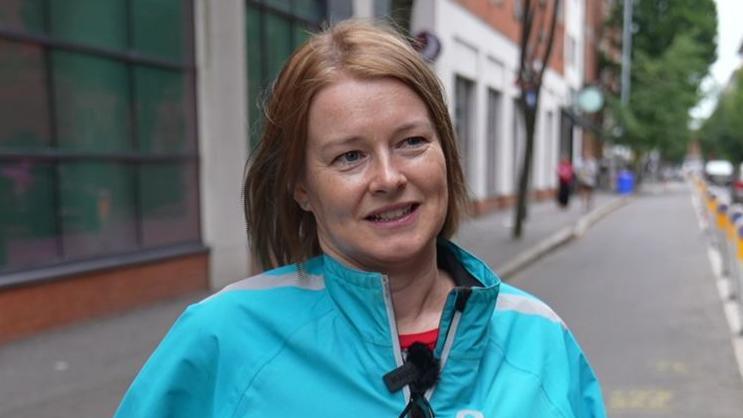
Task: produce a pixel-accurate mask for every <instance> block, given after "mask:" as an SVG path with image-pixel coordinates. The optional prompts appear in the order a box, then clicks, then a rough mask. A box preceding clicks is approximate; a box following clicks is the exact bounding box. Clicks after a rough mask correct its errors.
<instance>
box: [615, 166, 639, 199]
mask: <svg viewBox="0 0 743 418" xmlns="http://www.w3.org/2000/svg"><path fill="white" fill-rule="evenodd" d="M634 191H635V175H634V174H632V172H631V171H629V170H621V171H620V172H619V174H617V193H619V194H621V195H628V194H632V193H633V192H634Z"/></svg>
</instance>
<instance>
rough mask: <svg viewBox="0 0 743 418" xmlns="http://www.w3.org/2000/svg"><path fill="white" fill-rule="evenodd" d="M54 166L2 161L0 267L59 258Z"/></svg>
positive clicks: (15, 267) (0, 165)
mask: <svg viewBox="0 0 743 418" xmlns="http://www.w3.org/2000/svg"><path fill="white" fill-rule="evenodd" d="M53 171H54V166H53V165H52V164H43V163H33V162H30V161H15V162H8V161H1V160H0V202H2V204H0V238H2V239H0V266H2V267H5V268H13V269H17V268H23V267H29V266H33V265H35V264H38V263H39V260H44V261H45V262H54V261H59V259H60V256H61V254H59V252H58V247H57V226H56V218H55V217H56V215H55V210H56V207H55V205H54V187H55V186H54V173H53Z"/></svg>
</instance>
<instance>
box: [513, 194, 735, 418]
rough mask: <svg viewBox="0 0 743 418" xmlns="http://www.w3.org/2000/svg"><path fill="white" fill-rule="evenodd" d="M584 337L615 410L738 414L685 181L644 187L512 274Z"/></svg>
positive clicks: (726, 341)
mask: <svg viewBox="0 0 743 418" xmlns="http://www.w3.org/2000/svg"><path fill="white" fill-rule="evenodd" d="M512 283H514V284H515V285H517V286H520V287H522V288H523V289H525V290H528V291H530V292H532V293H534V294H536V295H537V296H539V297H540V298H542V299H543V300H545V301H546V302H547V303H548V304H550V305H551V306H552V308H553V309H555V310H556V311H557V313H558V314H559V315H560V316H561V317H562V318H563V319H564V320H565V321H566V323H567V324H568V325H569V326H570V327H571V329H572V330H573V332H574V333H575V334H576V337H577V338H578V340H579V341H580V342H581V344H582V346H583V348H584V350H585V351H586V353H587V355H588V357H589V359H590V360H591V362H592V364H593V367H594V368H595V370H596V372H597V374H598V376H599V378H600V379H601V382H602V385H603V391H604V396H605V401H606V404H607V408H608V409H609V416H612V417H619V418H624V417H628V418H629V417H646V416H652V417H659V416H664V417H665V416H668V417H743V382H742V381H741V376H740V374H739V373H738V369H737V365H736V360H735V358H734V354H733V349H732V345H731V341H730V330H729V328H728V325H727V323H726V322H725V318H724V315H723V308H722V303H721V301H720V298H719V296H718V294H717V289H716V287H715V280H714V276H713V273H712V269H711V266H710V262H709V260H708V258H707V251H706V242H705V239H704V236H703V234H702V233H701V231H700V230H699V226H698V224H697V220H696V218H695V215H694V212H693V209H692V205H691V199H690V195H689V191H688V190H685V189H684V190H677V191H673V192H666V193H663V194H658V195H654V196H644V197H641V198H639V199H637V200H635V201H634V202H633V203H631V204H630V205H627V206H626V207H624V208H622V209H619V210H618V211H617V212H615V213H614V214H612V215H611V216H609V217H608V218H607V219H605V220H603V221H601V222H599V223H598V224H597V225H595V226H594V227H593V228H592V229H591V230H590V231H588V233H587V234H586V235H585V236H584V237H583V238H582V239H581V240H578V241H576V242H573V243H572V244H571V245H569V246H567V247H564V248H563V249H561V250H558V251H557V252H556V253H555V254H553V255H551V256H549V257H547V258H545V259H543V260H542V261H540V262H538V263H536V264H534V265H533V266H531V267H530V268H527V269H526V270H524V271H522V272H521V273H520V274H518V275H517V277H516V278H514V279H513V280H512Z"/></svg>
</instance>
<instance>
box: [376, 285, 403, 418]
mask: <svg viewBox="0 0 743 418" xmlns="http://www.w3.org/2000/svg"><path fill="white" fill-rule="evenodd" d="M382 287H383V289H384V306H385V308H386V309H387V320H388V321H389V323H390V334H391V335H390V337H391V338H392V350H393V352H394V354H395V363H396V364H395V365H396V367H400V366H402V364H403V359H402V350H401V349H400V338H399V337H398V334H397V321H395V310H394V308H393V307H392V294H391V293H390V281H389V278H388V277H387V275H386V274H383V275H382ZM402 393H403V396H404V397H405V404H407V403H408V402H410V388H409V387H408V386H407V385H405V386H404V387H403V388H402Z"/></svg>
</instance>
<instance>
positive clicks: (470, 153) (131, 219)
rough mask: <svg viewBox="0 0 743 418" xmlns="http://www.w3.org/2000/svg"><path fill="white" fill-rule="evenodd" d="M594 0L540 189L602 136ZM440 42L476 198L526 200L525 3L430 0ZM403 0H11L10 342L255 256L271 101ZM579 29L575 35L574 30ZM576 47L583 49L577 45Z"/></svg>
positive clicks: (426, 11) (5, 267) (5, 172)
mask: <svg viewBox="0 0 743 418" xmlns="http://www.w3.org/2000/svg"><path fill="white" fill-rule="evenodd" d="M586 1H587V0H565V1H564V2H563V7H564V10H561V11H560V22H559V24H558V30H557V35H556V42H558V43H557V44H556V47H555V48H554V50H553V57H552V59H551V61H550V67H549V70H548V71H547V73H546V75H545V79H544V87H543V90H542V95H541V98H540V100H541V102H540V114H539V116H538V122H537V134H536V152H535V155H534V158H535V160H534V165H533V167H534V169H533V170H534V171H533V173H532V183H531V187H532V191H533V192H534V194H535V195H538V196H542V197H544V196H549V195H550V193H551V192H552V190H553V189H554V187H555V174H554V173H555V168H556V164H557V160H558V158H559V156H560V154H561V153H565V152H569V153H573V154H575V153H576V150H579V149H580V146H581V138H582V132H581V131H580V128H577V127H575V126H574V125H573V124H572V123H571V122H570V119H569V118H565V117H564V113H565V112H564V109H565V108H566V107H569V106H571V105H572V100H573V96H574V95H575V92H576V91H578V90H579V89H580V88H581V87H582V83H583V66H584V63H583V60H584V58H583V57H584V55H583V54H581V53H580V51H582V50H583V48H584V38H585V23H584V21H585V19H586V11H585V10H586V7H585V2H586ZM414 4H415V6H414V9H413V13H412V25H411V32H412V33H413V34H416V33H419V32H421V31H426V32H428V33H430V34H432V35H433V36H435V37H436V39H438V40H439V41H440V44H441V50H440V54H438V56H437V57H436V58H435V59H434V60H433V61H432V63H431V66H432V68H433V69H434V70H435V71H436V73H437V74H438V75H439V77H440V78H441V80H442V83H443V85H444V87H445V89H446V94H447V99H448V101H449V106H450V111H451V114H452V117H453V120H454V122H455V125H456V129H457V133H458V136H459V141H460V147H461V149H462V158H463V163H464V164H463V166H464V167H465V170H466V177H467V183H468V186H469V189H470V191H471V195H472V201H473V208H474V211H475V212H476V213H483V212H486V211H488V210H491V209H493V208H496V207H506V206H507V205H508V204H510V202H512V201H513V196H514V193H515V184H516V178H517V170H518V163H517V162H518V161H520V156H521V155H522V154H521V153H523V148H524V147H523V136H524V128H523V121H522V119H521V117H520V116H519V112H518V110H517V107H516V99H517V97H518V95H519V91H518V88H517V86H516V84H515V83H514V80H515V79H516V73H517V69H518V67H517V63H518V53H519V47H518V36H519V13H521V11H520V10H519V7H521V2H520V1H516V0H501V1H493V0H479V1H475V0H430V1H416V2H414ZM391 7H393V6H392V2H391V1H390V0H198V1H196V0H148V1H145V0H110V1H105V2H101V1H97V0H67V1H65V2H48V1H41V0H5V1H3V2H0V343H2V342H4V341H10V340H12V339H16V338H21V337H23V336H26V335H30V334H32V333H34V332H38V331H40V330H43V329H47V328H50V327H53V326H57V325H61V324H67V323H71V322H74V321H78V320H82V319H86V318H91V317H95V316H98V315H103V314H107V313H111V312H116V311H121V310H125V309H131V308H132V307H135V306H140V305H144V304H148V303H152V302H153V301H156V300H159V299H162V298H165V297H171V296H175V295H178V294H183V293H186V292H192V291H194V290H198V289H204V290H206V289H218V288H221V287H223V286H224V285H226V284H228V283H230V282H233V281H235V280H238V279H241V278H243V277H245V276H247V275H249V274H251V273H252V272H254V271H255V267H254V266H253V264H252V262H251V258H250V256H249V248H248V243H247V238H246V234H245V224H244V220H243V213H242V207H241V181H242V178H243V173H244V167H245V162H246V160H247V158H248V157H249V155H250V150H251V148H252V146H253V145H254V144H255V141H256V138H257V135H258V132H259V131H260V129H261V124H260V120H261V101H262V99H263V96H264V93H263V92H265V91H266V88H267V87H268V86H269V85H270V83H271V81H272V80H273V78H274V77H275V76H276V74H277V72H278V70H279V69H280V67H281V66H282V65H283V63H284V61H285V59H286V58H287V57H288V56H289V54H291V52H292V51H293V50H294V49H295V48H296V46H297V45H299V44H301V42H303V41H304V40H305V39H306V38H307V36H308V34H309V33H311V32H312V31H315V30H318V29H319V28H320V27H322V25H324V24H326V23H327V22H333V21H338V20H342V19H345V18H349V17H362V18H383V17H384V16H386V15H387V14H389V11H390V8H391ZM557 40H559V41H557ZM568 51H572V52H571V53H570V54H568Z"/></svg>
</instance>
